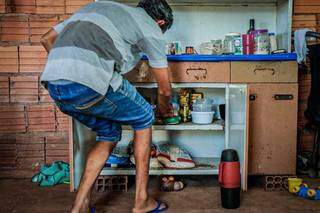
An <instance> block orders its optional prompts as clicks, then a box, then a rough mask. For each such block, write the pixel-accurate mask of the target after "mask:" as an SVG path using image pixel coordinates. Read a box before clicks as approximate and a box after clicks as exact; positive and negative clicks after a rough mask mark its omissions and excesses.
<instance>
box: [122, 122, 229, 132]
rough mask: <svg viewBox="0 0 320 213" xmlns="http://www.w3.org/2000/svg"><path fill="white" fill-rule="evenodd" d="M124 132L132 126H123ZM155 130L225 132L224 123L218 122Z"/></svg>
mask: <svg viewBox="0 0 320 213" xmlns="http://www.w3.org/2000/svg"><path fill="white" fill-rule="evenodd" d="M122 129H123V130H131V129H132V128H131V127H130V126H122ZM152 129H153V130H172V131H174V130H177V131H179V130H181V131H183V130H189V131H198V130H203V131H205V130H213V131H223V130H224V121H223V120H217V121H214V122H213V123H212V124H194V123H191V122H188V123H181V124H176V125H153V126H152Z"/></svg>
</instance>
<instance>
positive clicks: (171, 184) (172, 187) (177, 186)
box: [160, 176, 185, 192]
mask: <svg viewBox="0 0 320 213" xmlns="http://www.w3.org/2000/svg"><path fill="white" fill-rule="evenodd" d="M184 187H185V185H184V183H183V182H182V181H176V180H175V179H174V177H172V176H170V177H162V178H161V187H160V188H161V190H162V191H165V192H178V191H181V190H182V189H184Z"/></svg>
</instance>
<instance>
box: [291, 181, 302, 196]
mask: <svg viewBox="0 0 320 213" xmlns="http://www.w3.org/2000/svg"><path fill="white" fill-rule="evenodd" d="M301 184H302V179H301V178H288V186H289V192H290V193H293V192H294V190H293V188H294V187H296V186H300V185H301Z"/></svg>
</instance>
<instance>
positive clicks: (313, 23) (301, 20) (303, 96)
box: [292, 0, 320, 150]
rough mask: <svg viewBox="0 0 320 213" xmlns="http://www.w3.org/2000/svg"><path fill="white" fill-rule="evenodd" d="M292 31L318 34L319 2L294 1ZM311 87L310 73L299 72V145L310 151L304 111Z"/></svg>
mask: <svg viewBox="0 0 320 213" xmlns="http://www.w3.org/2000/svg"><path fill="white" fill-rule="evenodd" d="M292 27H293V30H296V29H299V28H309V29H311V30H313V31H318V32H320V0H294V16H293V24H292ZM310 86H311V74H310V72H299V112H298V113H299V115H298V126H299V129H300V136H301V137H300V140H301V141H300V145H301V149H303V150H312V145H313V139H314V132H312V131H305V130H304V126H305V124H306V123H307V120H306V119H305V117H304V111H305V109H306V107H307V101H308V95H309V92H310Z"/></svg>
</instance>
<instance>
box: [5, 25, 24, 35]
mask: <svg viewBox="0 0 320 213" xmlns="http://www.w3.org/2000/svg"><path fill="white" fill-rule="evenodd" d="M7 34H8V35H13V34H15V35H28V34H29V29H28V28H14V27H10V28H2V35H7Z"/></svg>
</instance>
